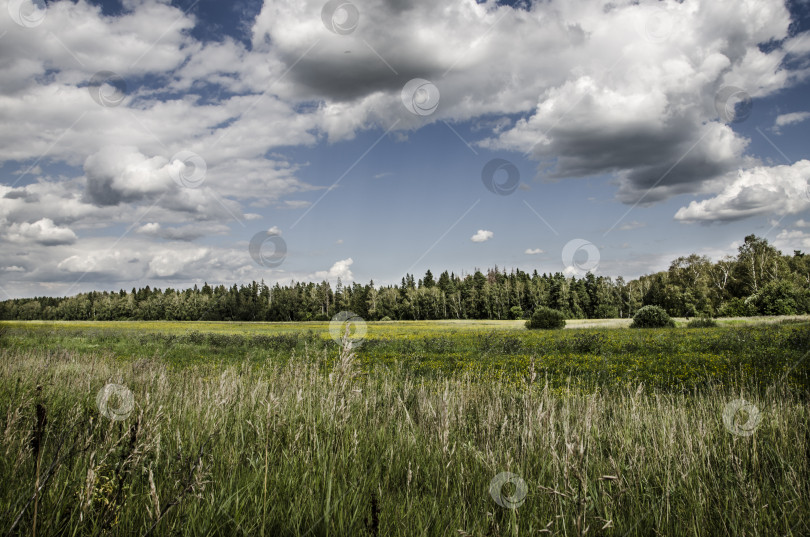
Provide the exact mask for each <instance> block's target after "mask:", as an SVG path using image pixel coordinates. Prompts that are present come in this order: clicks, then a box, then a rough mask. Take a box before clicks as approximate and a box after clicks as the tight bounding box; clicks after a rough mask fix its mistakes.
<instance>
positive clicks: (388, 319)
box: [380, 315, 391, 323]
mask: <svg viewBox="0 0 810 537" xmlns="http://www.w3.org/2000/svg"><path fill="white" fill-rule="evenodd" d="M389 321H391V317H389V316H388V315H386V316H385V317H383V318H382V319H380V322H386V323H387V322H389Z"/></svg>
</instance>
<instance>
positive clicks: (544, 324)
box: [526, 306, 565, 330]
mask: <svg viewBox="0 0 810 537" xmlns="http://www.w3.org/2000/svg"><path fill="white" fill-rule="evenodd" d="M564 327H565V314H564V313H563V312H561V311H559V310H555V309H552V308H547V307H546V306H540V307H539V308H536V309H535V310H534V313H533V314H532V317H531V319H529V320H528V321H526V328H532V329H534V328H542V329H546V330H551V329H555V328H564Z"/></svg>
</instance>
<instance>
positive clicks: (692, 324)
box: [686, 316, 717, 328]
mask: <svg viewBox="0 0 810 537" xmlns="http://www.w3.org/2000/svg"><path fill="white" fill-rule="evenodd" d="M715 326H717V321H715V320H714V319H712V318H711V317H708V316H705V317H696V318H694V319H692V320H691V321H689V322H688V323H687V324H686V328H712V327H715Z"/></svg>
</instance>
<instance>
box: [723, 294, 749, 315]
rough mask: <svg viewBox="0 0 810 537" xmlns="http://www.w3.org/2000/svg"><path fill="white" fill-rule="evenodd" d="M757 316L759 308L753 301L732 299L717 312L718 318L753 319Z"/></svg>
mask: <svg viewBox="0 0 810 537" xmlns="http://www.w3.org/2000/svg"><path fill="white" fill-rule="evenodd" d="M756 314H757V307H756V305H755V304H754V302H753V301H752V300H748V299H744V298H737V297H735V298H731V299H729V300H727V301H726V302H725V303H724V304H723V305H722V306H720V310H719V311H718V312H717V316H718V317H751V316H752V315H756Z"/></svg>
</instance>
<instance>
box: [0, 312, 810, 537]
mask: <svg viewBox="0 0 810 537" xmlns="http://www.w3.org/2000/svg"><path fill="white" fill-rule="evenodd" d="M577 324H579V326H577ZM615 324H618V323H613V325H614V326H615ZM681 324H682V323H681ZM588 326H589V324H588V323H586V322H583V323H569V327H570V328H571V329H569V330H563V331H556V332H545V331H527V330H525V329H523V328H522V325H521V323H520V322H512V321H508V322H498V321H483V322H454V321H436V322H406V323H399V322H395V323H369V325H368V332H367V334H366V337H365V338H364V340H363V341H362V342H361V344H360V345H355V346H354V347H353V348H352V347H349V346H348V345H344V346H343V347H341V346H340V345H339V344H338V343H336V342H335V341H333V340H332V338H331V337H330V335H329V331H328V328H329V327H328V323H299V324H287V323H281V324H264V323H259V324H253V323H207V322H206V323H160V322H155V323H144V322H133V323H39V322H36V323H11V322H9V323H0V453H2V457H0V480H2V485H0V532H2V533H4V534H6V533H7V534H11V535H17V534H19V535H22V534H25V535H30V534H32V533H34V531H36V533H37V534H40V535H133V534H135V535H176V534H182V535H240V534H243V535H297V536H304V535H318V536H320V535H324V536H325V535H335V536H342V535H462V536H463V535H475V536H484V535H493V536H495V535H504V536H506V535H512V536H514V535H535V534H543V535H586V534H587V535H639V536H640V535H808V534H810V522H808V520H807V513H810V497H809V496H808V495H809V494H810V406H809V405H808V397H807V396H808V393H810V392H808V388H810V359H806V358H807V357H806V354H807V352H808V350H810V322H808V320H807V319H792V320H790V321H789V322H787V321H785V320H783V321H782V322H777V323H758V322H753V323H752V322H751V321H750V320H749V321H747V322H745V323H740V322H739V321H732V322H729V323H727V324H724V325H721V326H719V327H716V328H706V329H686V328H683V327H682V326H679V327H678V328H675V329H661V330H630V329H625V328H615V327H613V328H606V327H602V326H599V327H592V326H591V327H588ZM37 484H38V485H37ZM35 526H36V528H35Z"/></svg>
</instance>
